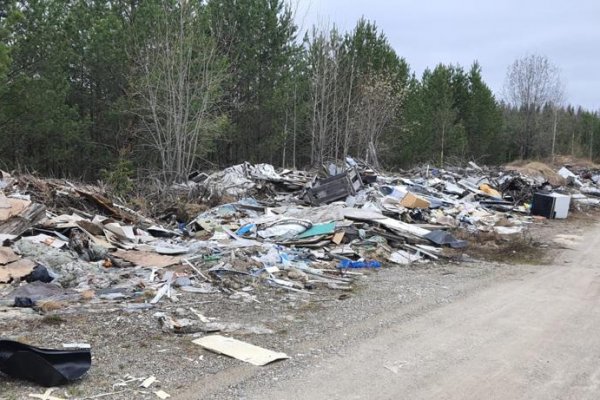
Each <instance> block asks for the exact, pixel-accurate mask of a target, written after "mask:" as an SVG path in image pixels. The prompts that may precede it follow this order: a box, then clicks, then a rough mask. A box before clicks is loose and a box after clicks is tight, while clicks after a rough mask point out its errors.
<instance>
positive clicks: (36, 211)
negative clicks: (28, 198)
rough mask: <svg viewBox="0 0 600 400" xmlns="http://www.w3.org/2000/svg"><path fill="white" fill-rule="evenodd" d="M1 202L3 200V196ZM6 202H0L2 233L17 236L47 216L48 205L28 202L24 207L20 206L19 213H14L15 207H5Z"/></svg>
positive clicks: (0, 227) (0, 230) (0, 229)
mask: <svg viewBox="0 0 600 400" xmlns="http://www.w3.org/2000/svg"><path fill="white" fill-rule="evenodd" d="M5 199H6V198H5ZM9 200H17V199H9ZM19 201H22V200H19ZM0 202H2V199H1V198H0ZM6 204H7V203H0V213H1V215H0V233H6V234H13V235H17V236H18V235H21V234H22V233H23V232H25V231H26V230H27V229H29V228H31V227H32V226H33V225H35V224H37V223H38V222H39V221H41V220H42V219H43V218H44V216H45V211H46V207H44V206H43V205H41V204H38V203H31V202H28V204H27V206H26V207H25V208H23V209H21V208H20V206H19V210H20V211H19V212H18V213H17V214H15V213H14V210H15V209H13V208H12V206H11V208H10V209H7V208H4V207H3V205H6Z"/></svg>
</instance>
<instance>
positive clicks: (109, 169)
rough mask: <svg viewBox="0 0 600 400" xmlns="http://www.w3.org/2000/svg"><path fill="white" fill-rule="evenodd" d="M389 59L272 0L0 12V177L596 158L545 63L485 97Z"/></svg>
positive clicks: (29, 7) (599, 134) (10, 5)
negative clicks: (4, 172) (357, 162)
mask: <svg viewBox="0 0 600 400" xmlns="http://www.w3.org/2000/svg"><path fill="white" fill-rule="evenodd" d="M396 50H397V51H396ZM396 50H395V49H394V48H392V46H391V45H390V42H389V41H388V39H387V38H386V35H385V32H382V31H381V30H380V29H379V28H378V26H377V25H376V23H375V22H373V21H369V20H366V19H361V20H359V21H357V22H356V25H355V27H354V28H353V29H352V30H351V31H348V32H343V31H340V30H339V29H337V28H336V27H335V26H330V27H320V26H313V27H308V29H306V30H301V29H300V28H299V27H298V26H297V25H296V23H295V19H294V12H293V7H292V6H291V5H290V4H288V3H287V2H285V1H284V0H244V1H239V0H207V1H201V2H190V1H176V0H145V1H141V0H26V1H22V0H19V1H13V0H0V169H9V170H14V169H16V170H22V171H28V172H36V173H39V174H41V175H44V176H56V177H73V178H80V179H83V180H95V179H104V180H109V181H111V180H112V181H115V182H118V181H119V180H122V179H140V180H144V179H155V180H159V181H161V182H163V183H172V182H176V181H182V180H185V179H186V178H187V176H188V174H190V173H191V172H193V171H195V170H205V169H215V168H221V167H224V166H227V165H232V164H235V163H240V162H244V161H249V162H253V163H255V162H267V163H271V164H273V165H276V166H280V167H287V168H311V167H314V166H318V165H320V164H322V163H323V162H326V161H330V160H340V159H343V158H344V157H345V156H347V155H350V156H353V157H357V158H360V159H363V160H365V161H366V162H368V163H370V164H371V165H373V166H375V167H380V168H385V169H388V170H397V169H400V168H407V167H411V166H414V165H419V164H423V163H428V164H431V165H437V166H444V165H458V164H460V163H462V162H465V161H469V160H473V161H475V162H478V163H483V164H501V163H506V162H509V161H512V160H515V159H541V158H548V157H551V156H553V155H554V154H570V155H574V156H577V157H587V158H590V159H597V158H598V157H599V156H600V140H598V139H600V116H599V115H598V112H597V110H585V109H582V108H580V107H574V106H572V105H570V104H569V102H568V99H566V98H565V95H564V92H565V90H564V85H563V84H562V83H561V80H560V73H559V70H558V68H557V67H556V66H555V65H553V63H552V62H551V61H550V60H548V59H547V57H545V56H543V55H535V54H532V55H525V56H523V58H521V59H518V60H514V63H512V64H511V65H510V66H509V68H508V70H507V75H506V83H505V88H504V93H502V94H499V93H496V94H494V93H492V91H491V90H490V88H489V87H488V86H487V85H486V83H485V81H484V80H483V78H482V69H481V66H480V65H479V64H478V63H477V61H476V60H474V61H473V63H472V65H469V66H461V65H444V64H439V65H435V66H431V68H430V69H427V70H426V71H425V72H424V73H423V74H422V75H421V76H417V75H416V73H415V72H414V71H412V70H411V67H410V60H406V59H405V58H403V57H402V54H401V51H402V49H396ZM511 61H513V60H498V62H499V63H502V64H506V65H509V64H510V63H511Z"/></svg>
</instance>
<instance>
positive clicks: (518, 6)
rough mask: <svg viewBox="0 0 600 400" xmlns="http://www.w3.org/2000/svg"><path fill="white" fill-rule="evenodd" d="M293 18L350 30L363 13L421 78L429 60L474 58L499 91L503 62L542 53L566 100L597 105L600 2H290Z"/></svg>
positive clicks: (467, 61)
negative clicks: (554, 70) (556, 71)
mask: <svg viewBox="0 0 600 400" xmlns="http://www.w3.org/2000/svg"><path fill="white" fill-rule="evenodd" d="M296 3H297V4H298V10H297V22H298V24H300V25H302V26H303V28H304V29H306V28H307V27H309V26H311V25H312V24H313V23H316V24H319V25H323V24H329V25H331V24H333V23H335V24H336V25H337V26H338V27H340V28H341V29H344V30H351V29H352V28H353V27H354V25H355V23H356V21H357V20H358V19H359V18H360V17H361V16H365V17H366V18H367V19H370V20H374V21H375V22H376V23H377V26H378V27H379V28H380V29H381V30H382V31H383V32H385V34H386V35H387V37H388V39H389V41H390V43H391V44H392V46H393V47H394V49H395V50H396V52H397V53H398V55H399V56H401V57H404V58H405V59H406V61H407V62H408V63H409V65H410V66H411V69H412V70H413V71H416V73H417V75H418V76H419V77H420V76H421V74H422V72H423V70H424V69H425V68H427V67H434V66H435V65H436V64H438V63H440V62H442V63H445V64H447V63H453V64H457V63H458V64H460V65H462V66H463V67H465V69H468V67H469V66H470V65H471V64H472V63H473V61H474V60H478V61H479V63H480V64H481V66H482V69H483V76H484V79H485V80H486V82H487V83H488V85H489V86H490V87H491V88H492V90H493V91H494V93H496V95H497V96H498V97H500V96H501V90H502V86H503V83H504V77H505V75H506V69H507V67H508V66H509V65H510V64H511V63H512V62H513V61H514V60H515V59H516V58H519V57H522V56H524V55H526V54H530V53H535V54H541V55H545V56H547V57H548V58H549V59H550V61H551V62H553V63H554V64H555V65H556V66H558V67H559V69H560V71H561V76H562V79H563V81H564V83H565V85H566V95H567V96H566V97H567V101H568V102H570V103H571V104H575V105H582V106H583V107H585V108H588V109H591V110H595V111H599V110H600V0H572V1H567V0H560V1H559V0H544V1H542V0H496V1H491V0H461V1H456V0H455V1H451V0H395V1H394V0H296Z"/></svg>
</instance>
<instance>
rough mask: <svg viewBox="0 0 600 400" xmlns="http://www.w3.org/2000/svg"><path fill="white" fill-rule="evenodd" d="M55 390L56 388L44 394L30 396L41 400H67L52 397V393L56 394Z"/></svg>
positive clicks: (31, 394)
mask: <svg viewBox="0 0 600 400" xmlns="http://www.w3.org/2000/svg"><path fill="white" fill-rule="evenodd" d="M55 390H56V388H50V389H47V390H46V391H45V392H44V393H43V394H36V393H30V394H29V395H28V396H29V397H33V398H34V399H40V400H66V399H63V398H62V397H56V396H52V392H54V391H55Z"/></svg>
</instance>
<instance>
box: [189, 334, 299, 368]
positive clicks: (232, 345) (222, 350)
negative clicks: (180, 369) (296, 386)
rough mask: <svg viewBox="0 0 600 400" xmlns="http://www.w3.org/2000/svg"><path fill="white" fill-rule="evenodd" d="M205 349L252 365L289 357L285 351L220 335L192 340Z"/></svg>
mask: <svg viewBox="0 0 600 400" xmlns="http://www.w3.org/2000/svg"><path fill="white" fill-rule="evenodd" d="M192 342H193V343H194V344H197V345H199V346H202V347H204V348H205V349H207V350H210V351H213V352H215V353H219V354H225V355H226V356H229V357H233V358H237V359H238V360H241V361H245V362H248V363H250V364H253V365H258V366H260V365H266V364H269V363H271V362H273V361H276V360H282V359H285V358H289V357H288V355H287V354H285V353H277V352H275V351H271V350H267V349H264V348H262V347H258V346H255V345H253V344H250V343H246V342H242V341H240V340H236V339H233V338H230V337H225V336H221V335H210V336H204V337H202V338H200V339H196V340H193V341H192Z"/></svg>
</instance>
